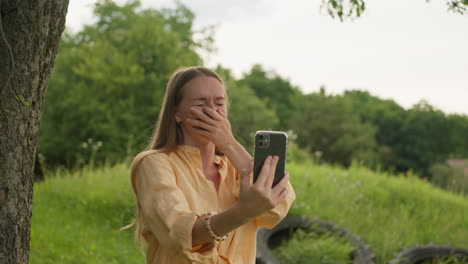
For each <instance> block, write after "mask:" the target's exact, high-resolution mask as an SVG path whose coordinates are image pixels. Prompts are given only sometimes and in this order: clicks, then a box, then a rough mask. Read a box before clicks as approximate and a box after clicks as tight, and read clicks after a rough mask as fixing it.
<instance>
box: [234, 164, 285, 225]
mask: <svg viewBox="0 0 468 264" xmlns="http://www.w3.org/2000/svg"><path fill="white" fill-rule="evenodd" d="M277 164H278V157H277V156H269V157H267V158H266V160H265V161H264V163H263V166H262V170H261V171H260V175H259V176H258V179H257V181H256V182H255V183H252V181H253V179H252V178H253V176H252V175H253V174H252V171H253V163H251V164H250V166H249V168H248V169H246V170H244V171H243V172H242V179H241V185H240V191H239V200H238V201H237V204H236V205H237V206H238V208H239V211H240V214H241V215H242V216H244V217H246V218H248V219H252V218H255V217H257V216H260V215H261V214H263V213H265V212H267V211H269V210H271V209H273V208H275V207H276V205H278V204H279V203H280V202H281V201H282V200H283V199H284V198H285V197H286V195H287V193H288V189H287V188H286V185H287V183H288V179H289V174H288V173H287V172H285V174H284V177H283V179H281V181H280V182H278V184H276V185H275V186H274V187H271V186H272V184H273V180H274V178H275V170H276V165H277Z"/></svg>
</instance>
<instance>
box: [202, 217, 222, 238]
mask: <svg viewBox="0 0 468 264" xmlns="http://www.w3.org/2000/svg"><path fill="white" fill-rule="evenodd" d="M210 220H211V213H207V214H206V215H205V226H206V229H208V232H209V233H210V236H211V238H213V239H214V240H216V241H223V240H224V239H226V237H227V235H224V236H222V237H219V236H217V235H216V234H215V233H214V232H213V229H211V222H210Z"/></svg>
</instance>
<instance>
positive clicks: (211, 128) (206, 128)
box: [187, 117, 213, 131]
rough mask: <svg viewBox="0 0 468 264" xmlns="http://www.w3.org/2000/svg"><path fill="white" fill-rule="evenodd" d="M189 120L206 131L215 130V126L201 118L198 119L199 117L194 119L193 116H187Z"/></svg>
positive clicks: (193, 125)
mask: <svg viewBox="0 0 468 264" xmlns="http://www.w3.org/2000/svg"><path fill="white" fill-rule="evenodd" d="M187 122H189V123H190V124H191V125H192V127H195V128H202V129H204V130H206V131H211V130H213V126H211V125H210V124H207V123H205V122H203V121H201V120H197V119H193V118H190V117H189V118H187Z"/></svg>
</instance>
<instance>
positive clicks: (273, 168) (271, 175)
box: [265, 156, 279, 189]
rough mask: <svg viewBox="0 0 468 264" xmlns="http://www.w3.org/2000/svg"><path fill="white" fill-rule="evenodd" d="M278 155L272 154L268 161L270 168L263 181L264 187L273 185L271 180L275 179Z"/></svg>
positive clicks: (269, 187)
mask: <svg viewBox="0 0 468 264" xmlns="http://www.w3.org/2000/svg"><path fill="white" fill-rule="evenodd" d="M278 160H279V157H278V156H273V159H272V160H271V163H270V170H269V173H268V177H267V179H266V181H265V188H268V189H271V187H272V185H273V181H274V180H275V173H276V165H278Z"/></svg>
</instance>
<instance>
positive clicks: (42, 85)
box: [0, 0, 68, 264]
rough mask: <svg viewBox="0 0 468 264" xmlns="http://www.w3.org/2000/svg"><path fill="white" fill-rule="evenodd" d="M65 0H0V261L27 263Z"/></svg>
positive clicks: (63, 20)
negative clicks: (43, 124)
mask: <svg viewBox="0 0 468 264" xmlns="http://www.w3.org/2000/svg"><path fill="white" fill-rule="evenodd" d="M67 7H68V0H0V11H1V16H0V22H1V23H0V263H1V264H3V263H28V261H29V240H30V227H31V215H32V211H31V209H32V195H33V166H34V156H35V151H36V138H37V136H38V131H39V124H40V119H41V114H42V106H43V102H44V96H45V91H46V87H47V82H48V79H49V75H50V72H51V69H52V66H53V62H54V58H55V55H56V54H57V50H58V46H59V42H60V36H61V35H62V32H63V30H64V27H65V15H66V13H67Z"/></svg>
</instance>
